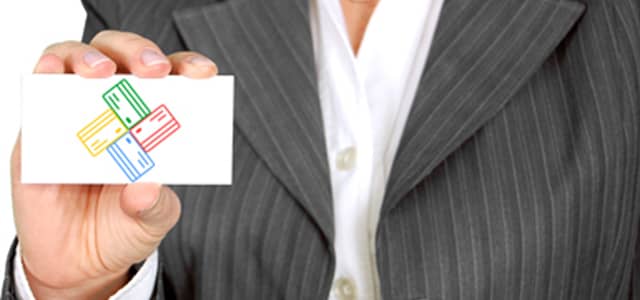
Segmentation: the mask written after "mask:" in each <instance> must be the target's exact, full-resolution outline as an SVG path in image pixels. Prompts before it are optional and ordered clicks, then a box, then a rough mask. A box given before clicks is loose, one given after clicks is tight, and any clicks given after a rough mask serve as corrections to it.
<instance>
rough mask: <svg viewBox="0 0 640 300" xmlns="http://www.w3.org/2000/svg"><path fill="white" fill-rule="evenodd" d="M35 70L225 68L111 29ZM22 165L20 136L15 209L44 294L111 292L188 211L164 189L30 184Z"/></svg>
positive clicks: (63, 46)
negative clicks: (22, 176) (166, 51)
mask: <svg viewBox="0 0 640 300" xmlns="http://www.w3.org/2000/svg"><path fill="white" fill-rule="evenodd" d="M34 72H35V73H75V74H78V75H80V76H83V77H91V78H99V77H109V76H111V75H113V74H114V73H116V72H118V73H132V74H134V75H137V76H139V77H155V78H157V77H164V76H167V75H168V74H169V73H172V74H180V75H185V76H188V77H192V78H206V77H211V76H214V75H215V74H216V73H217V68H216V66H215V64H214V63H213V62H211V61H210V60H209V59H207V58H206V57H204V56H202V55H200V54H197V53H193V52H179V53H175V54H172V55H170V56H168V57H166V56H165V55H164V54H162V52H161V50H160V48H159V47H158V46H157V45H155V44H154V43H153V42H151V41H149V40H147V39H145V38H143V37H140V36H138V35H135V34H132V33H125V32H117V31H104V32H101V33H99V34H98V35H96V37H95V38H94V39H93V40H92V41H91V43H90V44H88V45H87V44H82V43H79V42H63V43H59V44H54V45H52V46H50V47H48V48H47V49H46V50H45V51H44V54H43V55H42V57H41V58H40V60H39V62H38V64H37V66H36V67H35V71H34ZM20 164H21V158H20V138H18V141H17V142H16V145H15V147H14V151H13V155H12V158H11V174H12V175H11V178H12V187H13V190H12V191H13V193H12V196H13V197H12V198H13V213H14V217H15V223H16V229H17V233H18V239H19V241H20V246H21V249H22V253H21V255H22V260H23V263H24V266H25V271H26V273H27V277H28V280H29V284H30V286H31V289H32V291H33V292H34V295H35V296H36V297H37V298H43V299H45V298H46V299H48V298H64V299H99V298H107V297H109V296H110V295H112V294H113V293H115V292H116V291H117V290H118V289H119V288H121V287H122V286H123V285H124V284H126V282H127V280H128V278H127V271H128V269H129V268H130V267H131V265H133V264H135V263H137V262H140V261H142V260H144V259H145V258H147V257H148V256H149V255H151V253H153V251H154V250H155V249H156V248H157V247H158V245H159V244H160V242H161V240H162V239H163V238H164V236H165V235H166V233H167V232H168V231H169V230H170V229H171V228H172V227H173V226H174V225H175V224H176V222H177V221H178V218H179V216H180V202H179V199H178V197H177V196H176V194H175V193H174V192H173V191H172V190H171V189H169V188H167V187H164V186H160V185H156V184H141V183H137V184H131V185H126V186H125V185H24V184H21V183H20V182H21V180H20Z"/></svg>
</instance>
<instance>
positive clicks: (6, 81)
mask: <svg viewBox="0 0 640 300" xmlns="http://www.w3.org/2000/svg"><path fill="white" fill-rule="evenodd" d="M84 18H85V13H84V10H83V8H82V5H81V4H80V0H55V1H51V0H21V1H5V2H4V3H3V4H2V9H0V37H2V41H1V42H0V59H1V60H2V62H0V64H1V66H2V68H1V69H0V90H2V96H1V97H0V101H2V106H0V274H2V275H0V278H2V277H3V275H4V266H5V257H6V253H7V251H8V249H9V246H10V244H11V241H12V240H13V238H14V235H15V229H14V225H13V215H12V210H11V189H10V179H9V157H10V154H11V149H12V147H13V143H14V141H15V138H16V135H17V133H18V130H19V128H20V95H19V87H20V86H19V84H20V81H19V78H20V77H19V75H20V74H21V73H30V72H31V70H32V69H33V66H34V64H35V62H36V61H37V59H38V57H39V56H40V54H41V52H42V50H43V49H44V47H46V46H47V45H48V44H51V43H53V42H60V41H65V40H79V39H80V38H81V35H82V27H83V24H84ZM34 209H37V207H34ZM1 281H2V280H1V279H0V282H1ZM0 285H1V284H0Z"/></svg>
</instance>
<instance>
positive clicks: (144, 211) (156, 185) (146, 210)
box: [138, 183, 162, 217]
mask: <svg viewBox="0 0 640 300" xmlns="http://www.w3.org/2000/svg"><path fill="white" fill-rule="evenodd" d="M139 185H141V186H142V185H146V186H148V187H151V188H153V189H158V195H157V196H156V197H155V198H154V199H153V201H152V202H151V203H149V204H148V205H147V207H145V208H143V209H141V210H139V211H138V216H140V217H144V216H146V215H147V214H148V213H149V212H151V211H153V209H154V208H155V207H156V205H157V204H158V202H160V197H161V196H162V191H161V190H160V189H161V188H162V185H161V184H159V183H139Z"/></svg>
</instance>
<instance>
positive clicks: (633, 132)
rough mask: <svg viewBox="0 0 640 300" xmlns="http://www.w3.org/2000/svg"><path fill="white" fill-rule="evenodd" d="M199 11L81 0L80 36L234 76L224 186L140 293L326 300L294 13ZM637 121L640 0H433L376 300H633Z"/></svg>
mask: <svg viewBox="0 0 640 300" xmlns="http://www.w3.org/2000/svg"><path fill="white" fill-rule="evenodd" d="M214 2H215V1H211V0H181V1H176V0H86V1H85V2H84V4H85V7H86V9H87V12H88V18H87V24H86V31H85V36H84V40H85V41H87V40H89V39H90V38H91V37H92V36H93V35H94V34H95V33H96V32H98V31H100V30H103V29H107V28H114V29H120V30H126V31H133V32H137V33H140V34H142V35H144V36H146V37H149V38H151V39H152V40H154V41H156V42H157V43H158V44H159V45H160V46H161V47H162V48H163V49H164V50H165V51H167V52H172V51H176V50H182V49H191V50H195V51H200V52H202V53H204V54H206V55H208V56H210V57H211V58H213V59H214V60H215V61H216V63H217V64H218V66H219V68H220V71H221V72H222V73H232V74H235V75H236V76H237V87H236V108H235V113H236V115H235V129H234V168H233V170H234V171H233V182H234V184H233V186H231V187H217V186H177V187H175V190H176V192H177V193H178V194H179V195H180V196H181V198H182V201H183V205H184V213H183V216H182V219H181V221H180V222H179V223H178V225H177V226H176V228H175V229H173V230H172V231H171V233H170V234H169V235H168V237H167V238H166V240H165V241H164V242H163V243H162V245H161V247H160V256H161V261H160V266H161V271H160V274H159V275H158V281H157V290H156V295H157V297H158V298H160V299H191V298H196V299H318V300H325V299H327V295H328V294H329V291H330V288H331V280H332V276H333V272H334V268H335V258H334V250H333V247H332V243H333V236H334V232H335V229H334V228H333V208H332V200H331V186H330V180H329V169H328V162H327V157H326V156H327V155H326V150H325V143H324V139H323V137H324V133H323V126H322V115H321V110H320V106H319V102H318V93H317V84H316V73H315V66H314V60H313V50H312V49H313V48H312V43H311V36H310V31H309V20H308V18H309V15H308V5H309V4H308V2H307V1H305V0H232V1H228V2H222V3H214ZM398 34H402V33H398ZM212 101H215V99H212ZM639 125H640V2H638V1H637V0H616V1H613V0H608V1H605V0H580V1H577V0H508V1H507V0H446V1H445V4H444V8H443V12H442V16H441V20H440V23H439V25H438V29H437V33H436V36H435V40H434V43H433V48H432V51H431V54H430V57H429V59H428V62H427V64H426V67H425V70H424V73H423V75H422V79H421V81H420V86H419V89H418V92H417V96H416V98H415V103H414V105H413V108H412V111H411V113H410V116H409V119H408V123H407V125H406V129H405V131H404V135H403V138H402V141H401V144H400V147H399V150H398V154H397V157H396V159H395V162H394V165H393V168H392V171H391V176H390V179H389V182H388V187H387V190H386V194H385V198H384V204H383V207H382V212H381V218H380V225H379V228H378V231H377V235H376V250H377V264H378V268H379V271H380V284H381V290H382V294H383V296H384V299H433V300H435V299H509V300H511V299H579V300H583V299H629V298H634V299H639V298H640V294H639V293H640V276H639V275H640V263H639V262H638V259H639V258H640V257H639V255H640V251H639V250H638V249H640V248H639V247H638V246H637V245H638V230H639V226H640V225H639V223H638V222H639V221H640V201H639V196H640V194H639V193H640V176H639V171H640V160H639V158H640V126H639ZM11 254H12V255H13V253H11ZM10 258H11V256H10ZM11 261H12V260H11V259H9V263H8V267H7V274H6V281H5V285H4V289H3V291H2V295H3V299H12V297H14V287H13V285H12V282H13V279H12V277H11V275H12V272H13V268H12V266H11Z"/></svg>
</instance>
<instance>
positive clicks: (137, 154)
mask: <svg viewBox="0 0 640 300" xmlns="http://www.w3.org/2000/svg"><path fill="white" fill-rule="evenodd" d="M107 152H108V153H109V155H111V157H112V158H113V160H114V161H115V162H116V164H118V167H120V169H121V170H122V172H124V173H125V175H127V177H128V178H129V180H131V182H135V181H137V180H138V179H140V177H142V176H143V175H144V174H146V173H147V172H149V170H151V169H153V167H154V166H155V163H154V162H153V160H151V157H150V156H149V154H147V152H145V151H144V150H143V149H142V147H141V146H140V144H138V142H136V140H135V139H134V138H133V137H132V136H131V134H130V133H127V134H125V135H123V136H122V137H121V138H120V139H119V140H118V141H116V142H115V143H113V144H112V145H111V146H109V148H107Z"/></svg>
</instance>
